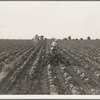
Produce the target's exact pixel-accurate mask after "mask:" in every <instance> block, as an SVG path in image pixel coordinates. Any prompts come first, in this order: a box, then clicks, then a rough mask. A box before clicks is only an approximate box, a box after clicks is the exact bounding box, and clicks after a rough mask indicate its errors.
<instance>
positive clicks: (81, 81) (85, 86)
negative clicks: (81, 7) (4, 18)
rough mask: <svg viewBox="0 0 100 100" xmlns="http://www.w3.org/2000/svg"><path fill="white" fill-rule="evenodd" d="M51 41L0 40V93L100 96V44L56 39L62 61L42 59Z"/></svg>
mask: <svg viewBox="0 0 100 100" xmlns="http://www.w3.org/2000/svg"><path fill="white" fill-rule="evenodd" d="M50 43H51V40H41V41H39V42H38V43H37V44H35V43H34V41H32V40H0V94H33V95H34V94H42V95H43V94H51V95H52V94H63V95H69V94H80V95H89V94H96V95H97V94H100V41H99V40H59V41H58V43H59V52H60V53H61V54H62V55H63V57H64V62H65V63H66V62H67V61H68V62H70V64H69V65H67V64H65V63H64V62H63V63H59V64H57V65H55V66H52V65H51V64H50V63H48V64H47V63H46V61H45V60H48V59H44V57H45V56H46V55H47V54H48V53H49V52H50Z"/></svg>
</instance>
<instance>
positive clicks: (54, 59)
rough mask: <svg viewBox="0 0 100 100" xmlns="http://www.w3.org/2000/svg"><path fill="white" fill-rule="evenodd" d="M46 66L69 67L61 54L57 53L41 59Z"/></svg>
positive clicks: (68, 63)
mask: <svg viewBox="0 0 100 100" xmlns="http://www.w3.org/2000/svg"><path fill="white" fill-rule="evenodd" d="M43 60H44V62H45V64H46V65H48V64H50V65H51V66H58V65H60V64H63V65H67V66H68V65H70V62H69V61H68V60H66V58H65V57H64V56H63V54H62V53H61V52H57V53H56V54H52V53H48V54H46V55H45V56H44V58H43Z"/></svg>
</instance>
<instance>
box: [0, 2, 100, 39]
mask: <svg viewBox="0 0 100 100" xmlns="http://www.w3.org/2000/svg"><path fill="white" fill-rule="evenodd" d="M36 34H37V35H39V36H40V35H44V37H46V38H60V39H62V38H67V37H68V36H70V35H71V37H72V38H81V37H82V38H84V39H86V38H87V37H88V36H90V37H91V38H92V39H97V38H99V39H100V1H0V38H3V39H32V38H33V37H34V36H35V35H36Z"/></svg>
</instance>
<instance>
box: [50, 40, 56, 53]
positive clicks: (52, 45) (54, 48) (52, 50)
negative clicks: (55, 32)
mask: <svg viewBox="0 0 100 100" xmlns="http://www.w3.org/2000/svg"><path fill="white" fill-rule="evenodd" d="M57 50H58V43H57V40H55V41H54V42H52V43H51V54H56V53H57Z"/></svg>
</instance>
